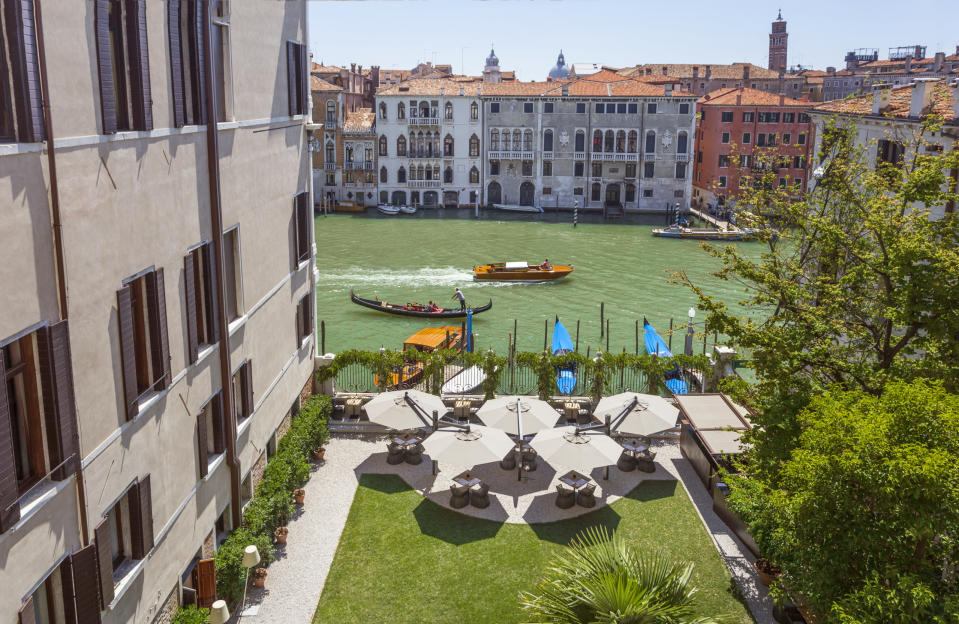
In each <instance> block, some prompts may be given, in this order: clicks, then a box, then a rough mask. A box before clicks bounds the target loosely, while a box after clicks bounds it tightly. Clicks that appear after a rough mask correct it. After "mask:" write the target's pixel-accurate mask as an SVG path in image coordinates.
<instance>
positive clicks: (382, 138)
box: [379, 135, 387, 156]
mask: <svg viewBox="0 0 959 624" xmlns="http://www.w3.org/2000/svg"><path fill="white" fill-rule="evenodd" d="M379 145H380V156H386V155H387V153H386V135H380V141H379Z"/></svg>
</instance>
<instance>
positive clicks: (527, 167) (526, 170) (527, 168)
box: [522, 160, 533, 177]
mask: <svg viewBox="0 0 959 624" xmlns="http://www.w3.org/2000/svg"><path fill="white" fill-rule="evenodd" d="M522 170H523V176H525V177H530V176H532V175H533V161H531V160H524V161H523V169H522Z"/></svg>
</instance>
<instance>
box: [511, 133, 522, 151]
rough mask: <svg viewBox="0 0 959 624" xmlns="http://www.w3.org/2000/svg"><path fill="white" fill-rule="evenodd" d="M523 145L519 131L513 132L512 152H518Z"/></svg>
mask: <svg viewBox="0 0 959 624" xmlns="http://www.w3.org/2000/svg"><path fill="white" fill-rule="evenodd" d="M522 143H523V135H522V134H520V131H519V130H513V151H514V152H518V151H519V150H520V146H521V145H522Z"/></svg>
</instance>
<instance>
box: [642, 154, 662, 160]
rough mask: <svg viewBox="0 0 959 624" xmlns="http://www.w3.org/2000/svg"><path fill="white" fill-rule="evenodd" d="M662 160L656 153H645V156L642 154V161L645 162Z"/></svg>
mask: <svg viewBox="0 0 959 624" xmlns="http://www.w3.org/2000/svg"><path fill="white" fill-rule="evenodd" d="M662 159H663V157H662V156H661V155H659V154H656V153H651V152H647V153H646V154H643V160H645V161H646V162H650V161H653V160H662Z"/></svg>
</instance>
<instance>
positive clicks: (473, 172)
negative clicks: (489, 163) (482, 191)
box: [470, 167, 479, 184]
mask: <svg viewBox="0 0 959 624" xmlns="http://www.w3.org/2000/svg"><path fill="white" fill-rule="evenodd" d="M470 184H479V169H477V168H476V167H473V168H472V169H470Z"/></svg>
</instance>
